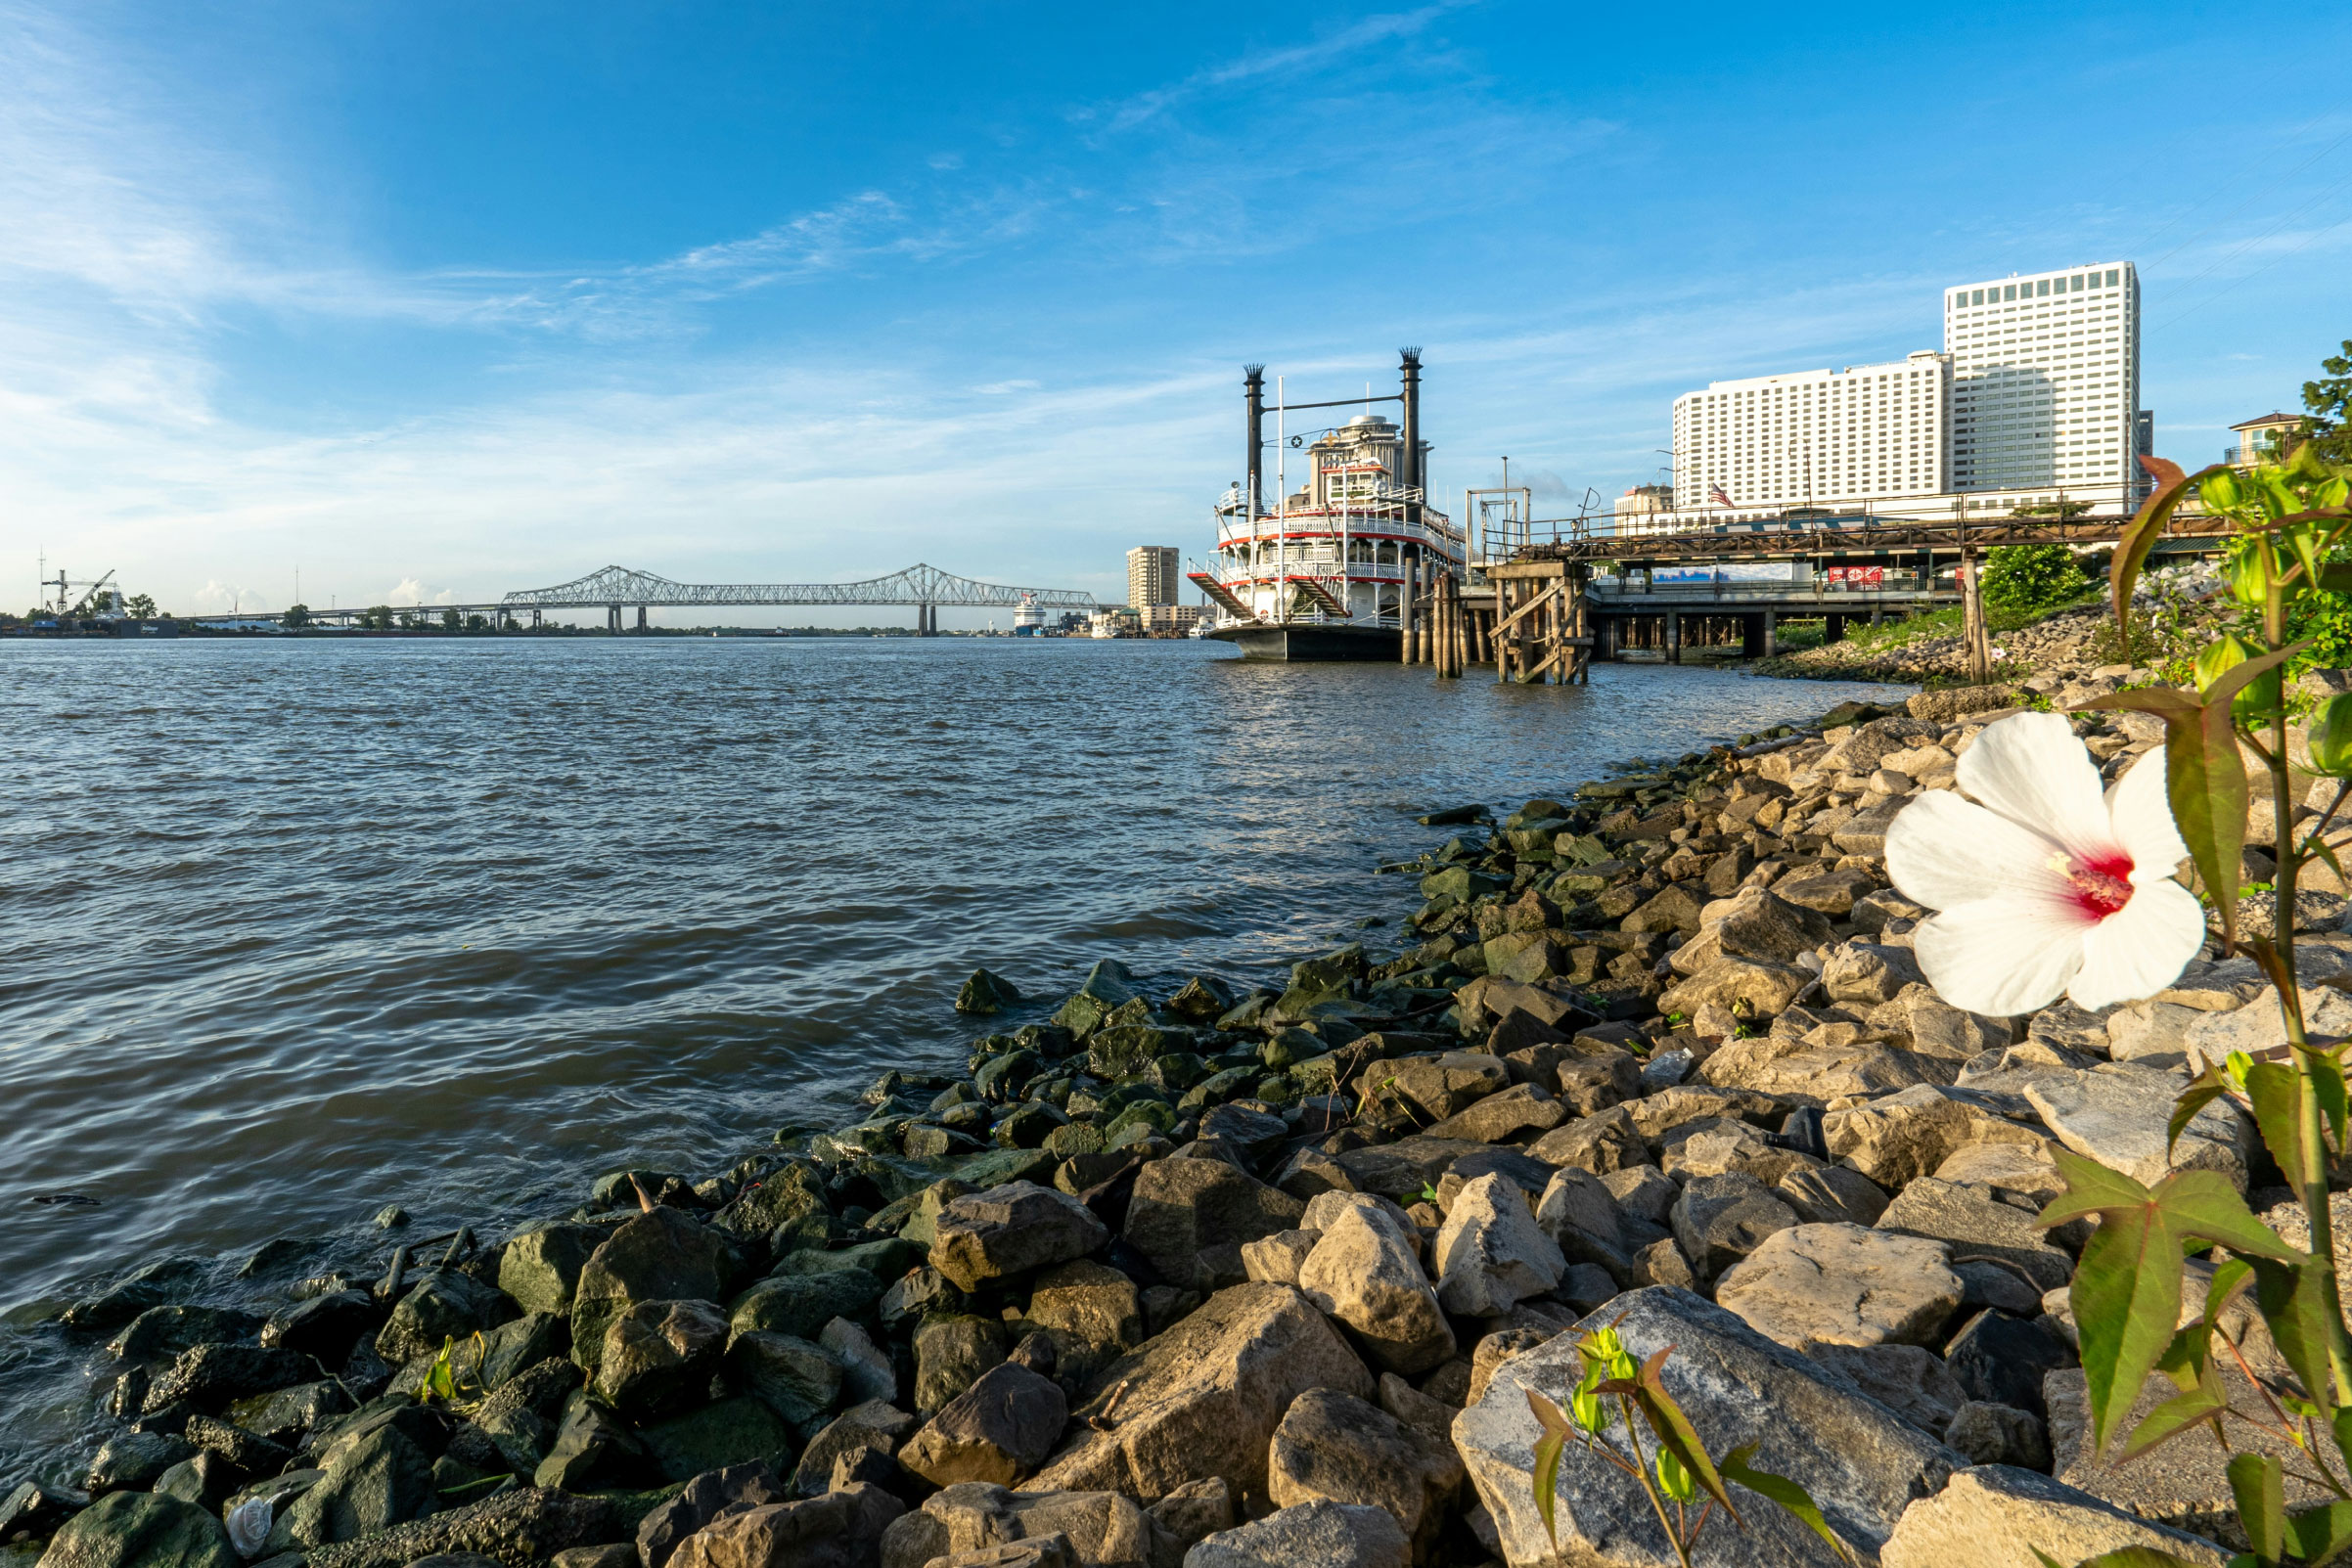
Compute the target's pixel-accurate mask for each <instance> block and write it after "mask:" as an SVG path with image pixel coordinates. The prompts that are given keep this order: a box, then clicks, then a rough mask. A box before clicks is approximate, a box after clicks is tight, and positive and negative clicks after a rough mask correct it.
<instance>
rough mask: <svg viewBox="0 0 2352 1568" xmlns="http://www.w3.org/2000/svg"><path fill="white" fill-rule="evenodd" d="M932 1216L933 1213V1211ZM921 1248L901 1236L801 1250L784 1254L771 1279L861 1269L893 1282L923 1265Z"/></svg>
mask: <svg viewBox="0 0 2352 1568" xmlns="http://www.w3.org/2000/svg"><path fill="white" fill-rule="evenodd" d="M934 1212H935V1211H934ZM924 1250H925V1249H924V1248H923V1247H921V1246H918V1245H916V1244H915V1243H914V1242H912V1241H909V1240H907V1239H905V1238H904V1237H903V1236H891V1237H889V1238H887V1239H885V1240H882V1241H861V1242H859V1243H858V1244H857V1245H856V1246H854V1247H842V1248H840V1249H838V1250H837V1251H833V1252H823V1251H818V1250H816V1249H814V1248H803V1249H802V1250H800V1251H798V1252H792V1253H787V1254H786V1255H785V1256H784V1257H783V1258H782V1259H780V1260H779V1261H778V1262H777V1264H776V1267H775V1268H773V1269H771V1270H769V1271H768V1273H769V1274H770V1275H771V1276H773V1275H801V1276H809V1275H820V1274H838V1273H839V1272H840V1271H842V1270H843V1269H863V1270H865V1271H866V1272H867V1273H868V1274H870V1275H872V1276H874V1277H875V1278H877V1279H895V1278H897V1277H899V1276H900V1275H902V1274H904V1273H906V1272H907V1271H908V1270H909V1269H912V1268H914V1267H915V1265H917V1264H919V1263H921V1262H922V1261H923V1256H924Z"/></svg>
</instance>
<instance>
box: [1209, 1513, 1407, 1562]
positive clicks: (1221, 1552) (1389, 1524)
mask: <svg viewBox="0 0 2352 1568" xmlns="http://www.w3.org/2000/svg"><path fill="white" fill-rule="evenodd" d="M1411 1561H1412V1545H1411V1543H1410V1542H1408V1541H1407V1540H1406V1538H1405V1532H1404V1530H1403V1529H1402V1528H1401V1527H1400V1526H1399V1525H1398V1524H1397V1522H1396V1519H1395V1517H1394V1516H1393V1515H1391V1514H1390V1513H1389V1512H1388V1510H1387V1509H1385V1508H1376V1507H1372V1506H1370V1505H1368V1504H1365V1503H1357V1502H1331V1501H1324V1500H1322V1499H1317V1500H1315V1501H1311V1502H1301V1503H1297V1504H1295V1505H1293V1506H1291V1507H1288V1508H1283V1509H1281V1510H1279V1511H1277V1512H1274V1513H1270V1514H1268V1515H1267V1516H1266V1517H1265V1518H1263V1519H1259V1520H1255V1521H1253V1522H1252V1523H1249V1524H1245V1525H1243V1526H1241V1527H1240V1528H1239V1529H1236V1530H1221V1531H1219V1532H1217V1533H1216V1534H1215V1535H1212V1536H1208V1537H1206V1538H1204V1539H1203V1540H1202V1541H1201V1542H1200V1544H1199V1546H1195V1547H1193V1549H1192V1550H1190V1551H1188V1552H1186V1553H1185V1554H1184V1568H1406V1564H1407V1563H1409V1562H1411Z"/></svg>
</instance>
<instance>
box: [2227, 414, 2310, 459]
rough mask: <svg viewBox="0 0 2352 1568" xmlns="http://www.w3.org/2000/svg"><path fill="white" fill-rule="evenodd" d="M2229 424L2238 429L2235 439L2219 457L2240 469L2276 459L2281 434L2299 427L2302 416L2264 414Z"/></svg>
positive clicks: (2290, 432) (2290, 433) (2288, 432)
mask: <svg viewBox="0 0 2352 1568" xmlns="http://www.w3.org/2000/svg"><path fill="white" fill-rule="evenodd" d="M2230 428H2231V429H2233V430H2235V431H2237V432H2238V440H2237V442H2236V443H2235V444H2234V445H2232V446H2231V447H2230V448H2229V449H2228V450H2226V451H2224V452H2223V453H2222V455H2221V460H2222V461H2223V462H2224V463H2234V464H2236V465H2237V466H2238V467H2239V468H2241V469H2250V468H2252V467H2253V466H2254V465H2255V464H2257V463H2261V462H2264V461H2266V460H2271V459H2275V458H2276V457H2277V456H2278V452H2279V441H2280V438H2281V437H2283V436H2288V435H2295V434H2299V433H2300V432H2301V431H2302V428H2303V416H2302V415H2300V414H2265V415H2263V416H2262V417H2261V418H2259V419H2252V420H2247V421H2246V422H2245V423H2244V424H2242V425H2233V426H2230Z"/></svg>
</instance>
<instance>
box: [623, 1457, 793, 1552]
mask: <svg viewBox="0 0 2352 1568" xmlns="http://www.w3.org/2000/svg"><path fill="white" fill-rule="evenodd" d="M791 1499H792V1494H791V1492H790V1490H789V1489H788V1488H787V1487H786V1485H785V1483H784V1482H783V1481H782V1480H781V1479H779V1478H778V1476H777V1474H776V1472H775V1471H774V1470H773V1469H771V1468H770V1467H769V1466H768V1465H766V1464H764V1463H757V1462H755V1463H751V1464H738V1465H731V1466H728V1467H727V1468H725V1469H719V1470H705V1471H704V1472H702V1473H701V1475H698V1476H696V1477H695V1478H694V1479H692V1480H690V1481H688V1482H687V1483H686V1485H685V1486H684V1487H683V1488H681V1489H680V1491H679V1492H678V1495H677V1496H676V1497H673V1498H670V1499H668V1500H667V1501H663V1502H660V1503H657V1504H656V1505H655V1507H654V1508H653V1510H652V1511H651V1512H649V1513H648V1514H646V1516H645V1517H644V1518H643V1519H642V1520H640V1521H639V1522H638V1525H637V1561H638V1563H639V1564H640V1568H669V1560H670V1558H671V1557H672V1556H674V1555H676V1553H677V1550H678V1546H679V1544H680V1543H682V1542H684V1541H685V1540H686V1538H687V1537H689V1536H691V1535H693V1534H694V1533H695V1532H696V1531H698V1530H701V1528H702V1527H703V1526H704V1525H706V1524H708V1523H710V1521H711V1520H713V1519H715V1518H717V1517H718V1516H719V1514H720V1513H721V1512H723V1511H726V1510H729V1509H733V1508H757V1507H762V1506H765V1505H766V1504H768V1503H771V1502H787V1501H791Z"/></svg>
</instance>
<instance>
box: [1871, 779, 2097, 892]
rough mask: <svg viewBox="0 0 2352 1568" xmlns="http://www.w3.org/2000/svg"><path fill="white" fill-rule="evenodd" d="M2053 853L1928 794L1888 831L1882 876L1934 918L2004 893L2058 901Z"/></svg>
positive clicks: (2026, 832)
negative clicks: (1935, 913)
mask: <svg viewBox="0 0 2352 1568" xmlns="http://www.w3.org/2000/svg"><path fill="white" fill-rule="evenodd" d="M2057 854H2058V845H2057V844H2056V843H2054V842H2052V841H2051V840H2050V839H2048V838H2045V837H2043V836H2041V835H2040V834H2038V833H2035V832H2033V831H2031V830H2030V829H2024V828H2020V827H2019V826H2017V824H2015V823H2013V822H2012V821H2010V820H2009V819H2008V818H2006V817H2000V816H1996V815H1994V814H1993V813H1992V812H1990V811H1987V810H1985V808H1984V807H1982V806H1979V805H1976V804H1974V803H1973V802H1971V801H1967V800H1963V799H1961V798H1960V796H1958V795H1956V794H1954V793H1953V792H1952V791H1951V790H1949V789H1930V790H1928V791H1926V792H1925V793H1924V794H1922V795H1921V796H1919V798H1917V799H1915V800H1914V801H1912V803H1911V804H1910V805H1908V806H1905V807H1904V808H1903V809H1902V810H1901V811H1898V812H1896V813H1895V819H1894V821H1893V822H1891V823H1889V824H1887V827H1886V876H1887V880H1889V881H1891V882H1893V883H1894V884H1895V890H1896V891H1897V892H1899V893H1901V894H1902V895H1903V896H1904V897H1905V898H1907V899H1910V900H1911V901H1912V902H1913V903H1914V904H1924V905H1926V906H1927V907H1928V908H1929V909H1931V910H1943V909H1952V908H1955V907H1956V906H1958V905H1962V904H1973V903H1975V902H1976V901H1977V900H1979V899H1986V898H1997V897H2000V896H2001V895H2003V894H2005V893H2015V894H2041V895H2046V896H2052V897H2055V896H2057V895H2058V893H2059V891H2060V890H2062V889H2063V888H2064V887H2065V885H2066V884H2065V879H2064V878H2063V877H2062V876H2060V875H2059V874H2058V873H2057V872H2056V871H2054V870H2052V869H2051V865H2050V862H2051V859H2052V857H2053V856H2055V855H2057Z"/></svg>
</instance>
